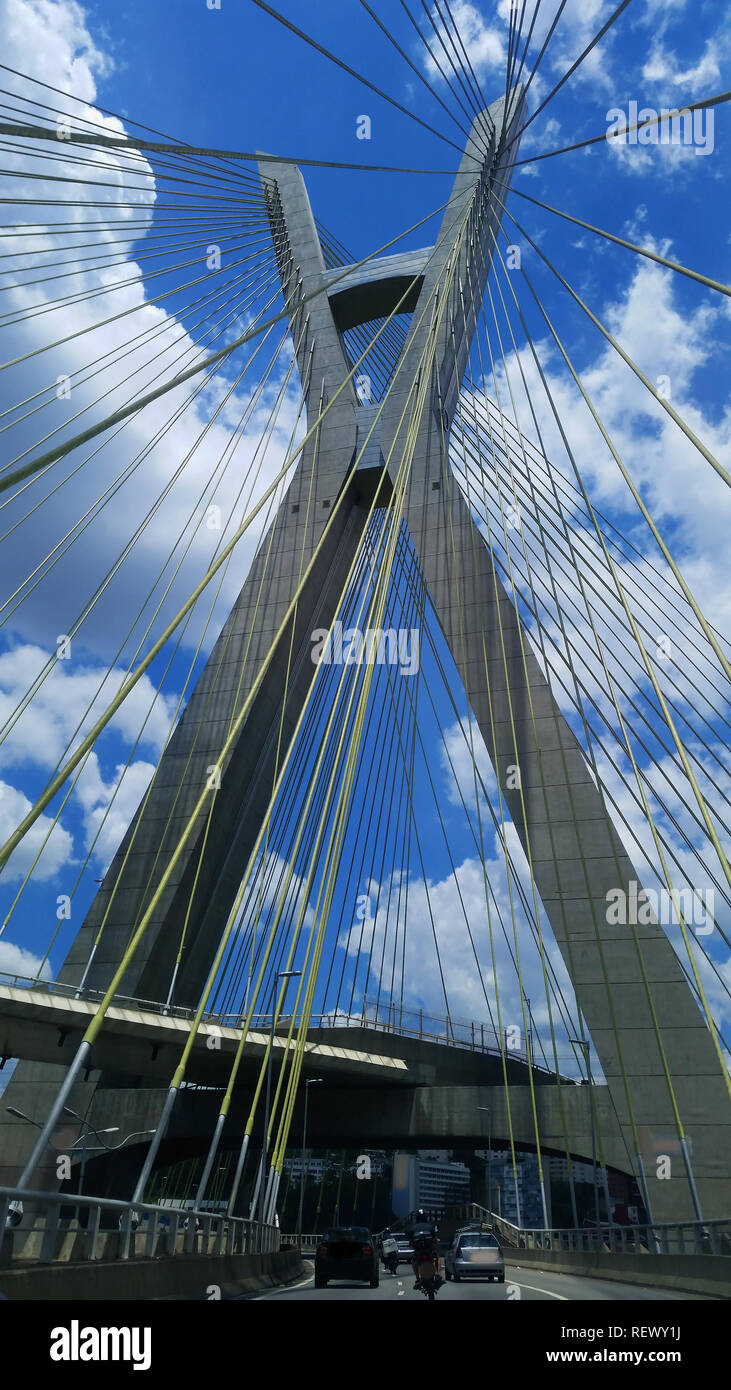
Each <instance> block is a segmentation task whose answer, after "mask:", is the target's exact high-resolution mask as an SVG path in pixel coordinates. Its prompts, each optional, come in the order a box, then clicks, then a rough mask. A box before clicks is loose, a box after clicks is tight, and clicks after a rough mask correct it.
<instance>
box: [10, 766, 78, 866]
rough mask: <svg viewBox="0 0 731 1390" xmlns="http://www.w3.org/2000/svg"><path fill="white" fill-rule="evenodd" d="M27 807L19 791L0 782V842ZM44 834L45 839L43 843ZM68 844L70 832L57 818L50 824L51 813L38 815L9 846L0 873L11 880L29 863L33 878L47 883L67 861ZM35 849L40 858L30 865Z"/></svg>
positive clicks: (25, 812) (69, 844)
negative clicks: (21, 838)
mask: <svg viewBox="0 0 731 1390" xmlns="http://www.w3.org/2000/svg"><path fill="white" fill-rule="evenodd" d="M30 809H31V802H30V801H29V800H28V798H27V796H24V794H23V792H21V791H19V790H18V788H17V787H13V786H11V785H10V784H9V783H8V782H0V844H5V842H6V840H7V839H8V838H9V837H10V835H12V833H13V831H14V830H15V828H16V826H17V825H18V824H19V822H20V821H21V820H22V819H23V817H24V816H26V815H27V814H28V812H29V811H30ZM49 832H50V834H49ZM47 835H48V842H47V843H46V844H44V841H45V840H46V836H47ZM72 848H73V841H72V839H71V836H70V835H69V833H68V831H67V830H64V828H63V826H62V825H61V823H60V822H59V823H57V824H56V825H54V824H53V818H52V817H51V816H39V818H38V820H37V821H36V823H35V825H34V826H33V827H32V828H31V829H30V830H29V831H28V834H27V835H26V836H25V838H24V839H23V840H21V842H20V844H19V845H18V846H17V848H16V849H15V850H13V853H12V854H11V856H10V859H9V860H8V863H7V865H6V867H5V869H4V870H3V873H4V875H5V876H6V878H7V882H9V883H11V882H15V881H16V880H17V879H21V878H24V877H25V875H26V874H27V872H28V870H29V869H30V868H31V867H32V868H33V879H34V882H37V883H47V882H48V881H49V880H50V879H53V878H55V877H56V875H57V874H58V873H59V871H60V870H61V869H62V868H63V867H64V865H65V864H67V863H68V862H69V861H70V859H71V852H72ZM39 852H40V858H39V860H38V863H37V864H35V865H34V863H33V861H34V859H35V857H36V855H37V854H38V853H39Z"/></svg>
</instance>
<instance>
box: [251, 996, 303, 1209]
mask: <svg viewBox="0 0 731 1390" xmlns="http://www.w3.org/2000/svg"><path fill="white" fill-rule="evenodd" d="M301 974H302V971H301V970H278V971H277V973H276V975H275V976H274V990H273V994H272V1026H271V1028H270V1030H269V1056H268V1058H267V1089H266V1102H265V1106H264V1138H263V1140H262V1146H261V1180H260V1183H259V1220H260V1221H261V1223H262V1225H263V1224H264V1220H265V1217H266V1205H267V1190H268V1186H269V1184H268V1183H267V1180H266V1173H267V1146H268V1139H269V1111H270V1108H271V1097H272V1054H273V1052H274V1020H275V1018H276V1016H277V982H278V981H279V980H286V981H287V982H289V981H290V980H293V979H296V978H297V976H299V975H301ZM286 994H287V985H285V986H284V994H283V995H282V1005H284V1000H285V998H286Z"/></svg>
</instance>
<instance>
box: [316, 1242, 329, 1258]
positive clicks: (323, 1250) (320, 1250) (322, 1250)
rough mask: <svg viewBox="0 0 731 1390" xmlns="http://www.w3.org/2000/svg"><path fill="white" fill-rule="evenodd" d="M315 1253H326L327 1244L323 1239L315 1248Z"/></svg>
mask: <svg viewBox="0 0 731 1390" xmlns="http://www.w3.org/2000/svg"><path fill="white" fill-rule="evenodd" d="M315 1253H316V1254H318V1255H326V1254H327V1246H326V1245H325V1243H324V1241H320V1244H319V1245H318V1247H317V1250H316V1252H315Z"/></svg>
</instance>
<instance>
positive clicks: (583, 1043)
mask: <svg viewBox="0 0 731 1390" xmlns="http://www.w3.org/2000/svg"><path fill="white" fill-rule="evenodd" d="M569 1042H571V1043H575V1044H576V1045H577V1046H578V1047H580V1048H581V1051H582V1052H583V1054H584V1058H585V1060H586V1079H587V1081H588V1083H589V1121H590V1124H591V1162H592V1168H593V1171H594V1218H595V1221H596V1238H597V1244H598V1243H599V1182H598V1178H597V1169H596V1126H595V1124H594V1100H593V1097H592V1090H593V1085H594V1083H593V1080H592V1075H591V1058H590V1055H589V1043H588V1041H587V1040H586V1038H569Z"/></svg>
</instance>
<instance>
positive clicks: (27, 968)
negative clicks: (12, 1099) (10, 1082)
mask: <svg viewBox="0 0 731 1390" xmlns="http://www.w3.org/2000/svg"><path fill="white" fill-rule="evenodd" d="M13 975H21V976H23V977H25V978H26V979H29V980H37V979H41V980H52V979H53V975H52V973H51V967H50V965H49V964H48V961H44V962H43V965H42V966H41V957H40V956H34V955H33V952H32V951H26V950H25V948H24V947H23V946H17V945H16V944H15V942H14V941H7V940H5V938H3V939H2V941H0V982H3V983H7V979H6V978H5V977H8V976H13ZM0 1089H2V1088H0Z"/></svg>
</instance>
